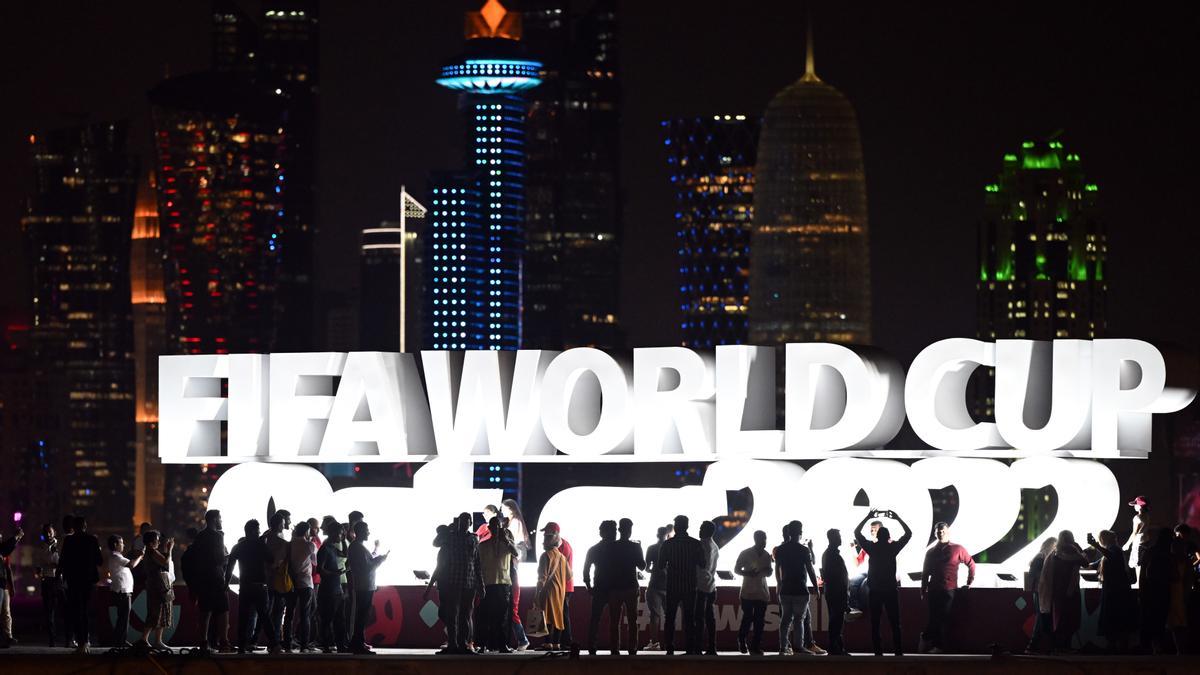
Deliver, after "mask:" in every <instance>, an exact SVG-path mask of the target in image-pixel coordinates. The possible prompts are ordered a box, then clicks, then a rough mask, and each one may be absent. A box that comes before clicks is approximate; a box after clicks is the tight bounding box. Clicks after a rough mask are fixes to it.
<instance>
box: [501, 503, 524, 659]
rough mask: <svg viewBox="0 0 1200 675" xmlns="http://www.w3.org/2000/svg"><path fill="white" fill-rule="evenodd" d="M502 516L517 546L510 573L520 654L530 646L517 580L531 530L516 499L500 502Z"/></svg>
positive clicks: (514, 633) (513, 619)
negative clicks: (522, 620)
mask: <svg viewBox="0 0 1200 675" xmlns="http://www.w3.org/2000/svg"><path fill="white" fill-rule="evenodd" d="M500 515H501V516H503V518H504V527H505V528H506V529H508V530H511V531H512V534H513V542H514V543H516V545H517V555H515V556H513V559H512V567H511V568H510V569H509V573H510V575H511V576H512V606H513V616H512V632H513V647H515V648H516V650H517V651H519V652H520V651H525V648H526V647H528V646H529V638H528V637H527V636H526V635H525V624H523V623H521V580H520V579H518V578H517V568H518V567H519V566H520V564H521V562H522V561H523V560H525V554H526V552H527V551H528V550H529V528H528V527H526V526H525V516H524V515H523V514H522V513H521V507H520V506H518V505H517V501H516V500H515V499H505V500H504V501H502V502H500Z"/></svg>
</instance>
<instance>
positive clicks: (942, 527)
mask: <svg viewBox="0 0 1200 675" xmlns="http://www.w3.org/2000/svg"><path fill="white" fill-rule="evenodd" d="M933 535H934V537H936V539H937V541H935V542H934V543H933V545H932V546H930V547H929V548H928V549H926V551H925V564H924V565H923V566H922V567H921V595H923V596H924V597H925V601H926V607H927V608H928V611H929V618H928V622H927V623H926V624H925V631H924V632H923V633H922V634H921V643H922V647H924V648H925V649H924V650H922V651H928V652H931V653H934V654H941V653H942V652H944V651H945V649H946V646H947V644H946V632H947V629H948V628H949V624H950V610H951V608H952V607H953V606H954V595H955V592H956V591H957V590H958V568H959V566H960V565H966V567H967V587H968V588H969V587H970V586H971V584H973V583H975V560H974V559H973V558H972V557H971V554H970V553H968V552H967V549H965V548H963V547H962V546H960V545H958V544H955V543H952V542H951V541H950V525H948V524H947V523H937V524H935V525H934V526H933Z"/></svg>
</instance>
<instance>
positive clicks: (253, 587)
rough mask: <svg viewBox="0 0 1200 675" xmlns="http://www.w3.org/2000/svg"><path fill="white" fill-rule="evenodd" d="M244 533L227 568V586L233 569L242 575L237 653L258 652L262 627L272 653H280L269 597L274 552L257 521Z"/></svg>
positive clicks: (239, 579) (249, 524)
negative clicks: (255, 644) (268, 585)
mask: <svg viewBox="0 0 1200 675" xmlns="http://www.w3.org/2000/svg"><path fill="white" fill-rule="evenodd" d="M243 530H244V531H245V533H246V536H245V537H243V538H242V539H241V541H239V542H238V543H236V544H234V545H233V550H232V551H230V552H229V564H228V565H226V567H225V585H226V586H228V585H229V582H230V580H231V579H232V578H233V567H234V565H237V570H238V571H237V574H238V616H237V626H238V631H237V650H238V652H239V653H242V654H250V653H252V652H253V651H254V641H255V639H256V638H257V636H258V629H259V628H261V629H262V631H263V632H264V633H266V634H267V645H268V646H269V648H270V650H271V653H272V654H275V653H278V652H279V627H278V626H276V625H274V624H273V623H272V622H271V606H270V600H269V599H268V595H267V582H268V580H269V579H270V576H269V574H270V571H271V567H272V563H273V562H274V558H272V556H271V549H269V548H267V545H266V544H265V543H263V541H262V539H261V532H260V531H259V530H260V528H259V524H258V521H257V520H248V521H246V525H245V526H244V528H243Z"/></svg>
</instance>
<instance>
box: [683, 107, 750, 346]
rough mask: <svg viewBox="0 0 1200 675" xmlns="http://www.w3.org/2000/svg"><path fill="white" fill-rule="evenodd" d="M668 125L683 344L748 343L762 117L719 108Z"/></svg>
mask: <svg viewBox="0 0 1200 675" xmlns="http://www.w3.org/2000/svg"><path fill="white" fill-rule="evenodd" d="M662 125H663V128H664V130H665V132H666V138H665V139H664V141H663V142H664V144H665V145H666V147H667V164H668V165H669V166H670V168H671V184H672V186H673V187H674V188H675V227H676V233H675V234H676V237H677V238H678V242H677V243H678V247H679V248H678V257H679V296H680V297H679V303H680V304H679V309H680V313H681V314H682V315H683V316H682V320H681V321H680V328H681V329H682V333H683V344H684V346H687V347H699V348H710V347H714V346H716V345H728V344H745V343H746V342H747V326H746V317H747V314H748V308H749V304H750V233H751V227H752V223H753V219H754V164H755V156H756V154H757V150H758V133H759V122H758V120H756V119H748V118H747V117H746V116H745V115H713V116H712V117H687V118H679V119H673V120H668V121H665V122H663V123H662Z"/></svg>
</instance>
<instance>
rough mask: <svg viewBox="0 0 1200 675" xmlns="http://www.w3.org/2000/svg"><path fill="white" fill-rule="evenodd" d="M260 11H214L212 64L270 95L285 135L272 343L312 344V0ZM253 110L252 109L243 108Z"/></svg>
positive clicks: (220, 4)
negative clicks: (251, 13)
mask: <svg viewBox="0 0 1200 675" xmlns="http://www.w3.org/2000/svg"><path fill="white" fill-rule="evenodd" d="M259 10H260V11H259V14H258V16H257V18H251V17H250V16H249V15H247V14H246V13H244V12H243V11H242V10H241V9H240V7H239V6H238V3H236V2H233V1H232V0H216V1H215V2H214V3H213V10H212V66H213V67H212V69H213V71H214V72H218V73H226V74H233V75H237V76H239V78H240V79H239V78H230V81H237V82H239V83H240V84H239V86H241V87H247V88H254V89H257V90H258V94H259V96H258V97H256V98H261V97H263V96H266V97H273V98H274V99H275V100H274V103H273V105H275V106H276V107H278V108H279V110H280V114H281V116H282V119H285V120H286V124H285V125H284V126H286V127H287V134H286V135H283V136H282V137H281V153H280V155H281V162H282V164H283V166H284V168H285V169H286V171H287V189H286V190H284V191H283V192H282V193H281V201H282V208H281V209H280V210H281V211H282V214H281V215H280V219H281V221H282V222H281V227H280V230H279V232H278V237H277V238H276V241H275V245H276V249H277V250H278V251H279V252H281V254H282V255H281V256H280V264H279V271H278V279H277V282H276V286H277V288H276V295H277V297H278V298H279V308H278V309H279V316H278V318H277V330H276V332H275V338H274V339H275V348H276V349H278V350H280V351H303V350H306V349H312V348H313V347H314V346H315V343H316V342H317V340H315V339H314V338H313V335H314V330H315V329H316V323H315V320H314V306H315V299H314V290H313V269H314V264H315V263H314V259H313V241H314V238H315V235H316V213H317V191H316V181H317V178H316V174H317V125H318V117H317V110H318V98H319V93H320V89H319V79H320V78H319V76H320V49H319V30H318V29H319V15H318V2H317V0H266V1H264V2H263V3H262V5H261V7H260V8H259ZM246 112H248V113H250V112H251V111H249V110H247V111H246Z"/></svg>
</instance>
